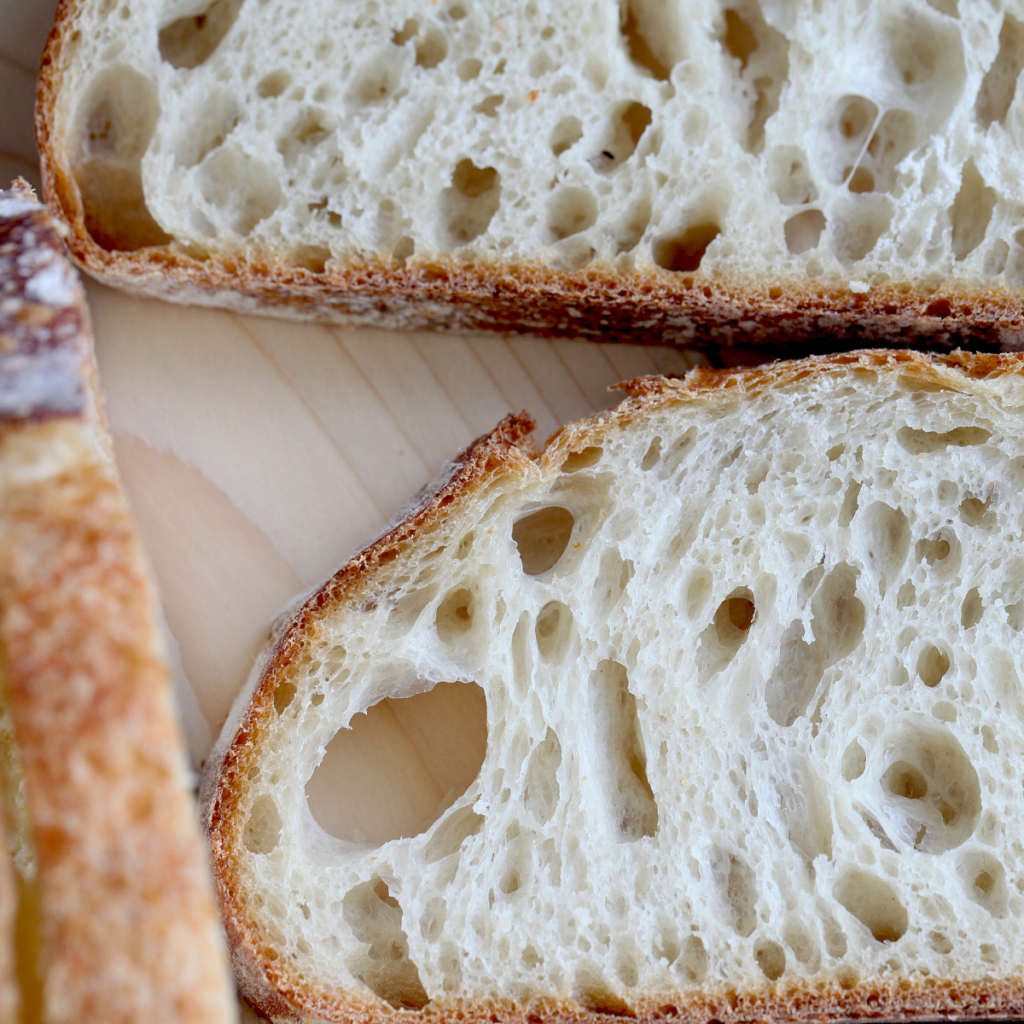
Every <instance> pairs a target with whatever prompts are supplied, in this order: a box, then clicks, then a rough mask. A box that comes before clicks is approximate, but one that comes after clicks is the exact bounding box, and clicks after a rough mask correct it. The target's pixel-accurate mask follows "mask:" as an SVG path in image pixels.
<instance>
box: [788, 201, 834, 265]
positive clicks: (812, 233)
mask: <svg viewBox="0 0 1024 1024" xmlns="http://www.w3.org/2000/svg"><path fill="white" fill-rule="evenodd" d="M782 230H783V233H784V234H785V236H786V248H787V249H789V251H790V252H791V253H792V254H793V255H794V256H799V255H800V253H802V252H808V251H809V250H811V249H816V248H817V247H818V242H820V241H821V233H822V232H823V231H824V230H825V214H823V213H822V212H821V210H804V211H803V212H802V213H797V214H794V215H793V216H792V217H790V218H789V220H787V221H786V223H785V225H784V226H783V229H782Z"/></svg>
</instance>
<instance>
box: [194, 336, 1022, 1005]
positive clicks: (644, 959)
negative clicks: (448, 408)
mask: <svg viewBox="0 0 1024 1024" xmlns="http://www.w3.org/2000/svg"><path fill="white" fill-rule="evenodd" d="M630 387H631V390H632V392H633V396H632V397H631V398H630V399H629V400H627V401H626V402H625V403H623V405H622V406H620V407H619V409H618V410H616V411H615V412H613V413H610V414H607V415H605V416H602V417H598V418H595V419H594V420H591V421H586V422H583V423H580V424H576V425H572V426H570V427H568V428H566V429H565V430H564V431H562V432H561V433H560V434H558V435H556V437H555V438H554V439H553V440H552V441H551V442H550V443H549V445H548V447H547V448H546V449H545V451H544V452H543V454H541V455H540V456H539V457H538V458H537V459H536V460H533V459H531V458H529V457H528V455H527V454H526V453H525V452H524V449H523V447H522V444H521V442H520V441H519V439H518V437H517V432H520V433H521V425H517V423H516V422H515V421H510V422H509V423H507V424H506V425H505V427H504V428H503V430H501V431H499V432H498V433H496V434H495V435H493V436H492V437H491V438H489V439H485V440H484V441H483V442H481V443H480V444H478V445H477V446H476V447H475V448H474V449H471V450H470V451H469V452H468V453H467V454H466V455H465V456H464V457H463V459H462V461H461V462H460V463H459V464H457V466H456V467H455V468H454V469H453V471H452V475H451V476H450V478H449V479H447V480H446V481H444V482H443V483H442V485H441V486H440V488H439V489H438V490H437V491H436V493H434V494H433V496H432V497H431V498H429V499H427V501H426V503H425V504H424V505H422V506H421V507H420V509H419V510H418V511H417V512H415V513H414V514H413V515H412V517H411V518H409V519H407V520H406V521H405V522H404V523H403V524H401V525H400V526H398V527H396V528H395V530H393V531H392V532H391V533H389V534H386V535H385V536H384V537H383V538H382V539H381V540H380V541H378V542H377V543H376V544H375V545H374V546H373V547H371V548H369V549H368V550H367V551H366V552H364V553H363V554H362V555H360V556H359V557H358V558H357V559H356V560H355V561H353V562H352V563H350V564H349V565H348V566H346V567H345V568H344V569H342V570H341V571H340V572H339V573H338V575H337V576H335V577H334V578H333V580H331V581H329V582H328V583H327V584H325V586H324V587H323V588H322V589H321V590H320V591H319V592H318V593H317V594H316V595H314V596H313V597H312V598H310V599H309V600H308V601H307V602H306V603H305V604H304V605H303V606H302V608H301V609H300V610H299V612H298V613H297V615H296V617H295V618H294V619H292V620H291V622H290V623H288V624H286V625H283V626H281V627H280V629H279V631H278V634H277V638H276V640H275V642H274V644H272V645H271V647H269V648H268V650H267V652H266V653H265V655H264V658H263V660H262V661H261V663H260V665H258V666H257V670H256V672H255V673H254V676H253V678H252V681H251V683H250V687H249V689H248V690H247V691H246V693H245V695H244V697H243V699H242V700H241V701H240V702H239V704H238V705H237V706H236V710H235V712H234V714H233V716H232V718H231V719H230V720H229V722H228V725H227V726H226V728H225V731H224V733H223V735H222V738H221V741H220V743H219V745H218V747H217V749H216V750H215V753H214V755H213V756H212V758H211V767H210V768H209V769H208V773H207V777H206V782H205V786H204V793H205V814H206V818H207V823H208V826H209V827H210V829H211V832H212V837H213V844H214V859H215V866H216V870H217V873H218V876H219V879H220V885H221V892H222V896H223V897H224V899H225V901H226V915H227V921H228V928H229V934H230V935H231V938H232V941H233V943H234V944H235V948H236V959H237V961H238V962H239V963H241V964H243V965H244V971H243V979H244V981H243V988H244V990H245V991H246V993H247V995H248V996H249V998H250V999H252V1000H253V1001H254V1003H255V1004H256V1005H258V1006H260V1007H262V1008H263V1009H264V1010H265V1011H267V1012H271V1013H279V1014H281V1018H282V1019H284V1017H285V1016H286V1011H287V1012H295V1010H294V1008H295V1007H300V1008H301V1009H302V1010H303V1011H304V1012H309V1013H312V1014H313V1015H314V1016H315V1017H317V1019H320V1018H321V1017H322V1018H323V1019H327V1020H340V1019H343V1018H344V1017H345V1015H346V1014H349V1015H351V1014H352V1013H353V1012H356V1010H358V1011H359V1012H360V1013H367V1014H371V1015H378V1016H379V1015H380V1014H381V1013H386V1012H387V1011H388V1007H391V1008H394V1009H405V1010H417V1011H421V1012H422V1013H423V1014H425V1015H431V1014H436V1015H438V1017H439V1018H440V1017H443V1016H444V1015H445V1014H446V1013H450V1012H452V1008H453V1007H455V1006H457V1007H459V1008H460V1012H463V1013H466V1014H469V1016H470V1017H473V1018H474V1019H476V1017H475V1016H474V1015H479V1019H481V1020H486V1019H488V1016H487V1015H488V1014H489V1013H490V1012H499V1011H500V1013H503V1014H506V1015H511V1016H509V1017H508V1019H513V1018H515V1019H532V1018H529V1017H528V1014H529V1013H530V1012H534V1011H536V1012H541V1013H550V1012H551V1011H552V1007H555V1008H557V1009H558V1012H560V1013H563V1014H566V1015H568V1016H569V1017H573V1018H576V1017H579V1016H580V1015H583V1016H586V1015H587V1014H588V1013H610V1014H638V1015H640V1016H643V1017H647V1018H652V1017H657V1016H663V1017H664V1016H673V1015H677V1016H678V1015H681V1016H682V1017H684V1018H687V1019H693V1020H707V1019H709V1018H717V1019H719V1020H748V1019H764V1016H765V1015H766V1014H767V1015H768V1016H771V1015H772V1014H775V1015H777V1016H788V1017H794V1016H795V1017H796V1018H798V1019H804V1018H811V1017H815V1016H816V1015H827V1016H832V1017H835V1016H851V1017H858V1016H863V1015H868V1016H870V1015H874V1016H883V1017H889V1016H892V1017H897V1016H926V1015H928V1014H939V1015H943V1014H949V1015H953V1014H966V1015H975V1014H985V1013H987V1014H998V1013H1003V1014H1005V1015H1012V1011H1013V1007H1018V1008H1019V1006H1020V1005H1021V998H1022V991H1021V987H1020V981H1019V964H1020V963H1021V959H1022V956H1024V931H1022V928H1021V922H1022V918H1024V847H1022V840H1021V837H1022V836H1024V791H1022V788H1021V779H1020V771H1019V765H1020V763H1021V758H1022V756H1024V688H1022V682H1021V679H1022V673H1024V639H1022V636H1021V630H1022V629H1024V560H1022V558H1021V555H1020V553H1019V551H1018V548H1019V538H1020V535H1021V530H1022V529H1024V519H1022V516H1021V508H1020V503H1019V501H1018V500H1017V495H1018V493H1019V491H1020V488H1021V482H1022V480H1024V441H1022V440H1021V429H1020V424H1021V410H1022V409H1024V382H1022V379H1021V377H1020V375H1019V371H1018V370H1016V369H1015V364H1013V363H1011V362H1010V360H1008V359H1007V360H1006V361H1005V362H998V361H997V360H996V359H995V357H990V358H989V359H988V361H985V360H983V359H981V358H979V357H975V358H971V357H963V358H962V359H960V360H959V362H958V363H957V362H956V361H953V362H951V363H950V364H948V365H946V364H942V363H938V362H934V363H932V362H927V361H925V360H924V359H923V358H910V357H904V358H902V359H897V358H895V357H884V356H880V355H873V354H866V355H861V356H859V357H856V358H849V359H833V360H826V361H820V362H807V363H793V364H782V365H781V366H780V367H778V368H774V369H770V370H765V371H751V372H747V373H734V374H729V375H718V376H715V375H713V374H711V373H709V372H707V371H695V372H694V373H693V374H691V375H690V377H688V378H687V379H686V380H685V381H683V382H669V381H664V380H661V379H646V380H640V381H636V382H633V384H632V385H630ZM1014 979H1016V980H1014ZM531 1007H532V1008H533V1010H531ZM537 1007H540V1009H539V1010H538V1009H537ZM501 1019H506V1017H502V1018H501Z"/></svg>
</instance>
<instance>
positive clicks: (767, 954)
mask: <svg viewBox="0 0 1024 1024" xmlns="http://www.w3.org/2000/svg"><path fill="white" fill-rule="evenodd" d="M754 959H755V960H757V966H758V967H760V968H761V973H762V974H764V976H765V977H766V978H767V979H768V980H769V981H778V979H779V978H781V977H782V975H783V974H785V973H786V951H785V950H784V949H783V948H782V947H781V946H780V945H779V944H778V943H777V942H773V941H772V940H771V939H761V940H760V942H758V943H757V945H756V946H755V947H754Z"/></svg>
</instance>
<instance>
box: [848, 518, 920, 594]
mask: <svg viewBox="0 0 1024 1024" xmlns="http://www.w3.org/2000/svg"><path fill="white" fill-rule="evenodd" d="M858 524H859V525H860V527H861V529H862V530H863V536H864V541H865V542H866V545H867V561H868V565H869V566H870V567H871V569H872V571H874V572H875V573H876V574H877V575H878V577H879V579H880V580H882V581H885V582H889V581H890V580H892V579H894V578H895V576H896V574H897V573H898V572H899V570H900V568H901V567H902V565H903V563H904V562H905V561H906V558H907V552H908V551H909V550H910V521H909V520H908V519H907V515H906V513H905V512H904V511H903V510H902V509H900V508H893V507H892V506H891V505H887V504H886V503H885V502H884V501H875V502H872V504H870V505H869V506H868V507H867V508H866V509H865V510H864V514H863V517H862V518H861V519H860V520H858Z"/></svg>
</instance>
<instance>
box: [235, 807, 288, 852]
mask: <svg viewBox="0 0 1024 1024" xmlns="http://www.w3.org/2000/svg"><path fill="white" fill-rule="evenodd" d="M282 825H283V822H282V821H281V814H280V812H279V811H278V809H277V804H276V803H274V798H273V797H271V796H258V797H256V799H255V800H254V801H253V804H252V810H251V811H250V812H249V817H248V818H247V819H246V822H245V828H244V829H243V830H242V845H243V846H245V848H246V849H247V850H248V851H249V852H250V853H262V854H267V853H273V851H274V850H275V849H277V844H278V843H279V842H280V841H281V828H282Z"/></svg>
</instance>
